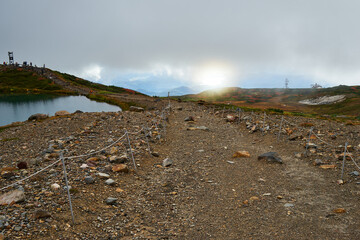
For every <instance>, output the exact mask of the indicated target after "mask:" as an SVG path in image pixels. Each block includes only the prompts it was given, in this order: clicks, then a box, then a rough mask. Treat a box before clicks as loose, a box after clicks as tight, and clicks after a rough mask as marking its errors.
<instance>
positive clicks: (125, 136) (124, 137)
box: [0, 102, 171, 224]
mask: <svg viewBox="0 0 360 240" xmlns="http://www.w3.org/2000/svg"><path fill="white" fill-rule="evenodd" d="M170 112H171V105H170V102H169V105H168V106H167V107H166V108H165V109H163V111H162V112H161V116H160V117H161V119H160V122H159V124H161V123H162V124H164V127H165V129H164V131H165V133H166V119H167V115H168V114H170ZM146 125H147V124H146ZM157 128H158V126H157V124H156V128H155V129H157ZM147 131H148V133H147ZM142 132H144V137H145V140H146V142H147V147H148V149H147V150H148V152H149V154H150V155H151V148H150V144H149V139H148V137H149V135H150V134H149V133H150V130H149V128H148V127H147V128H146V129H145V128H144V127H142V128H141V129H140V130H138V131H136V132H128V131H127V130H126V129H125V133H124V134H123V135H122V136H121V137H119V138H118V139H117V140H115V141H113V142H112V143H111V144H109V145H107V146H105V147H103V148H101V149H100V150H97V151H93V152H90V153H87V154H82V155H77V156H68V157H66V156H63V152H64V150H62V151H60V156H59V159H58V160H56V161H54V162H53V163H51V164H49V165H47V166H46V167H44V168H42V169H40V170H38V171H36V172H34V173H32V174H30V175H29V176H26V177H24V178H22V179H20V180H18V181H16V182H14V183H12V184H9V185H7V186H4V187H2V188H0V191H3V190H5V189H8V188H10V187H14V186H17V185H20V184H21V183H23V182H25V181H26V180H28V179H30V178H32V177H34V176H36V175H38V174H40V173H42V172H44V171H45V170H47V169H49V168H51V167H53V166H54V165H56V164H59V163H60V162H61V163H62V166H63V171H64V180H65V184H66V189H67V195H68V199H69V207H70V211H71V217H72V222H73V224H75V217H74V212H73V208H72V203H71V194H70V187H69V183H68V178H67V172H66V164H65V160H70V159H76V158H84V157H89V156H92V155H95V154H98V153H101V152H103V151H104V150H106V149H108V148H110V147H112V146H114V145H115V144H117V143H119V142H120V141H121V140H126V142H127V145H128V147H129V151H130V155H131V160H132V164H133V167H134V170H135V171H136V170H137V166H136V162H135V157H134V153H133V150H132V147H131V140H130V137H129V135H139V134H140V133H142ZM160 132H161V130H159V136H160V138H161V135H160ZM164 136H165V134H164ZM125 150H126V151H127V148H126V147H125Z"/></svg>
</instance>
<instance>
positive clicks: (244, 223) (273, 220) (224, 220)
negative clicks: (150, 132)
mask: <svg viewBox="0 0 360 240" xmlns="http://www.w3.org/2000/svg"><path fill="white" fill-rule="evenodd" d="M188 110H189V109H188ZM189 115H194V117H197V118H196V122H195V123H194V124H192V125H195V126H206V127H208V128H209V129H210V131H201V130H197V131H187V130H186V128H187V127H188V126H189V124H188V123H186V122H184V121H183V119H185V117H187V116H189ZM190 125H191V124H190ZM168 129H169V130H168V135H167V142H168V144H167V146H166V148H165V151H168V153H169V154H168V155H169V157H170V158H172V159H173V160H174V162H175V164H174V166H173V167H174V168H175V169H176V172H175V173H174V172H169V174H168V176H167V177H168V179H169V181H171V182H172V183H173V184H175V185H176V186H175V187H173V188H174V189H183V190H181V191H180V192H179V193H178V196H177V197H176V198H175V200H174V203H175V204H176V206H177V208H178V210H177V213H178V214H177V219H180V221H182V224H183V229H182V231H183V232H182V233H181V234H180V235H179V236H180V237H179V238H180V239H181V238H186V239H356V238H357V237H359V236H360V232H359V230H358V228H357V227H358V222H359V216H358V215H357V214H356V213H358V209H357V207H356V199H354V196H353V193H349V192H348V191H344V190H342V189H341V187H340V188H339V186H338V185H336V184H334V178H333V177H334V176H328V174H327V172H326V171H324V170H322V169H317V168H315V167H314V166H312V165H310V164H308V163H307V162H305V161H304V160H299V159H296V158H295V157H294V153H295V152H301V151H303V147H302V146H299V145H297V144H294V143H289V142H287V141H281V142H280V143H277V142H276V137H275V136H271V135H270V136H269V135H267V136H265V137H260V136H259V135H255V134H254V135H251V134H249V133H248V131H247V130H246V129H245V128H242V127H240V126H238V125H232V124H224V122H223V120H222V119H219V118H215V117H213V116H211V115H209V114H205V113H200V112H196V113H194V112H191V111H186V109H185V111H181V112H176V113H175V114H174V115H173V116H171V118H170V126H169V128H168ZM239 150H246V151H249V152H250V153H251V158H236V159H233V158H232V157H231V156H232V154H233V153H234V152H235V151H239ZM269 151H275V152H278V153H279V155H280V156H281V157H282V159H283V160H284V162H285V164H283V165H279V164H269V163H266V162H262V161H258V160H257V156H258V155H260V154H262V153H265V152H269ZM227 161H233V162H234V163H233V164H232V163H229V162H227ZM335 179H336V178H335ZM183 185H185V186H183ZM244 201H248V202H249V203H248V204H244ZM285 204H288V205H289V206H290V207H286V206H287V205H285ZM290 204H291V205H290ZM338 207H343V208H346V209H348V210H350V212H351V213H348V214H345V215H341V216H339V215H335V214H332V210H333V209H335V208H338Z"/></svg>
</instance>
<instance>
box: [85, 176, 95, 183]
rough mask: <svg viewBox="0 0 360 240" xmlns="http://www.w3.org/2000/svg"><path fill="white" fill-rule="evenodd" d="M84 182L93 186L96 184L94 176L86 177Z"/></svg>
mask: <svg viewBox="0 0 360 240" xmlns="http://www.w3.org/2000/svg"><path fill="white" fill-rule="evenodd" d="M84 181H85V183H86V184H93V183H94V182H95V179H94V178H93V177H92V176H86V177H85V179H84Z"/></svg>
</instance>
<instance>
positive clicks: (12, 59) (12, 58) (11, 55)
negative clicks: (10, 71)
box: [8, 52, 14, 65]
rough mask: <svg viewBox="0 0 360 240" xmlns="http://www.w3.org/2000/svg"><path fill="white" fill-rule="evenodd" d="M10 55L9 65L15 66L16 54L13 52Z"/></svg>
mask: <svg viewBox="0 0 360 240" xmlns="http://www.w3.org/2000/svg"><path fill="white" fill-rule="evenodd" d="M8 55H9V64H10V65H13V64H14V54H13V52H8Z"/></svg>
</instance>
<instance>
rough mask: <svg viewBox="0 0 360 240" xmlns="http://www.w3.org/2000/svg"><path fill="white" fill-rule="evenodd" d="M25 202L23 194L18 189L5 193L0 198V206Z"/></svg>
mask: <svg viewBox="0 0 360 240" xmlns="http://www.w3.org/2000/svg"><path fill="white" fill-rule="evenodd" d="M23 201H25V193H24V191H21V190H19V189H16V190H14V191H11V192H8V193H5V194H3V195H1V196H0V205H8V204H10V203H19V202H23Z"/></svg>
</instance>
